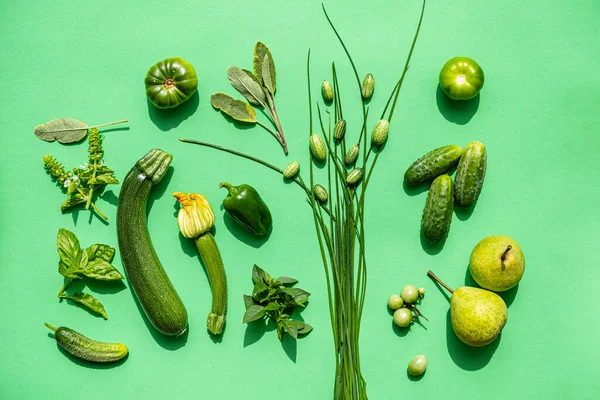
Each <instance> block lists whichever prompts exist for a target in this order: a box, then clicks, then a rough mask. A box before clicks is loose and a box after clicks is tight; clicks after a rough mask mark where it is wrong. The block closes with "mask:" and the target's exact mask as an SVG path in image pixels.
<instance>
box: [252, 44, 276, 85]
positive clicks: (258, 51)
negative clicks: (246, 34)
mask: <svg viewBox="0 0 600 400" xmlns="http://www.w3.org/2000/svg"><path fill="white" fill-rule="evenodd" d="M265 55H268V56H269V73H270V76H271V83H272V85H273V91H272V92H271V93H275V87H276V79H275V75H276V74H275V62H274V61H273V55H272V54H271V50H270V49H269V48H268V47H267V45H266V44H264V43H263V42H258V43H256V45H255V46H254V62H253V64H254V73H255V74H256V76H257V77H258V79H259V81H260V83H261V84H262V85H264V83H263V75H262V72H263V66H262V64H263V61H264V59H265Z"/></svg>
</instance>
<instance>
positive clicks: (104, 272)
mask: <svg viewBox="0 0 600 400" xmlns="http://www.w3.org/2000/svg"><path fill="white" fill-rule="evenodd" d="M84 253H85V252H84ZM86 254H87V253H86ZM82 275H85V276H86V277H88V278H91V279H97V280H99V281H118V280H120V279H123V275H121V273H120V272H119V271H118V270H117V269H116V268H115V267H113V266H112V265H110V264H109V263H108V261H105V260H103V259H101V258H96V259H95V260H93V261H90V262H88V264H87V266H86V267H85V269H84V270H83V272H82Z"/></svg>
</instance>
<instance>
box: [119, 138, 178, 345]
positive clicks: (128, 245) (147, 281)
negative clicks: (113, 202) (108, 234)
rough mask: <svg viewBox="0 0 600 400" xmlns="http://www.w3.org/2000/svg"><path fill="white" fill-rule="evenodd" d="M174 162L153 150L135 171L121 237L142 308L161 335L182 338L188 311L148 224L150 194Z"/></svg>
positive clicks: (123, 206) (127, 185)
mask: <svg viewBox="0 0 600 400" xmlns="http://www.w3.org/2000/svg"><path fill="white" fill-rule="evenodd" d="M172 159H173V156H172V155H171V154H169V153H165V152H164V151H162V150H159V149H153V150H150V151H149V152H148V154H146V155H145V156H144V157H142V158H141V159H140V160H138V162H136V164H135V165H134V166H133V168H131V170H130V171H129V173H128V174H127V176H126V177H125V180H124V181H123V186H122V187H121V193H120V194H119V206H118V208H117V236H118V239H119V249H120V251H121V258H122V260H123V266H124V267H125V272H126V273H127V280H128V281H129V283H130V285H131V287H132V288H133V292H134V293H135V295H136V297H137V299H138V301H139V303H140V306H141V307H142V309H143V310H144V312H145V313H146V315H147V316H148V319H149V320H150V322H151V323H152V325H153V326H154V327H155V328H156V329H157V330H158V331H159V332H161V333H163V334H165V335H170V336H178V335H181V334H182V333H184V332H185V330H186V329H187V323H188V316H187V311H186V309H185V306H184V305H183V302H182V301H181V298H180V297H179V295H178V294H177V291H175V288H174V287H173V285H172V284H171V281H170V280H169V277H168V276H167V273H166V272H165V270H164V268H163V266H162V265H161V263H160V261H159V259H158V256H157V255H156V251H155V250H154V247H153V245H152V242H151V240H150V234H149V232H148V226H147V223H146V222H147V221H146V202H147V200H148V195H149V194H150V190H151V189H152V187H153V186H154V185H156V184H157V183H158V182H160V180H161V179H162V178H163V177H164V175H165V174H166V172H167V169H168V168H169V165H170V164H171V160H172Z"/></svg>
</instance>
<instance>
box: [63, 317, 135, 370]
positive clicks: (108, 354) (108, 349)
mask: <svg viewBox="0 0 600 400" xmlns="http://www.w3.org/2000/svg"><path fill="white" fill-rule="evenodd" d="M54 339H56V342H57V343H58V344H59V345H60V347H62V348H63V349H65V351H66V352H67V353H69V354H71V355H72V356H74V357H77V358H80V359H82V360H86V361H91V362H98V363H110V362H115V361H119V360H120V359H122V358H123V357H125V356H126V355H127V354H128V353H129V350H128V349H127V346H125V345H124V344H122V343H104V342H97V341H95V340H92V339H90V338H88V337H86V336H83V335H82V334H81V333H78V332H75V331H74V330H72V329H69V328H66V327H64V326H61V327H59V328H58V329H56V331H55V332H54Z"/></svg>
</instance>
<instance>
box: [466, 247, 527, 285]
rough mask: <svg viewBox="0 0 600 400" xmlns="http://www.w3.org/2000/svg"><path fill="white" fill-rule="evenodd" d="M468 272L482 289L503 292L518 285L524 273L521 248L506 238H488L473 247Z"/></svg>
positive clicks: (523, 259) (523, 257)
mask: <svg viewBox="0 0 600 400" xmlns="http://www.w3.org/2000/svg"><path fill="white" fill-rule="evenodd" d="M469 271H471V275H472V276H473V279H475V282H477V284H478V285H479V286H481V287H482V288H484V289H489V290H493V291H494V292H504V291H506V290H508V289H510V288H512V287H514V286H516V285H517V283H519V281H520V280H521V278H522V277H523V272H525V256H523V251H522V250H521V246H519V244H518V243H517V242H516V241H515V240H514V239H511V238H509V237H508V236H501V235H498V236H488V237H486V238H485V239H483V240H482V241H480V242H479V243H477V245H476V246H475V248H474V249H473V252H472V253H471V259H470V261H469Z"/></svg>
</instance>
